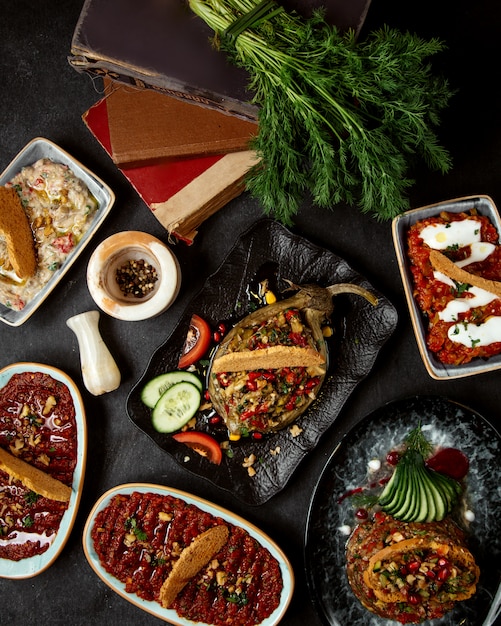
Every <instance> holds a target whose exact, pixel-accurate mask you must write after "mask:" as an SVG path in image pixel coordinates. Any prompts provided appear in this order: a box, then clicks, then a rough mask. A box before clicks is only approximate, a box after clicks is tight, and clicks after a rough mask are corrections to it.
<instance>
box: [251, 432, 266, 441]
mask: <svg viewBox="0 0 501 626" xmlns="http://www.w3.org/2000/svg"><path fill="white" fill-rule="evenodd" d="M252 438H253V439H255V440H256V441H260V440H261V439H262V438H263V433H258V432H253V433H252Z"/></svg>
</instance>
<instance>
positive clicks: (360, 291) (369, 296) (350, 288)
mask: <svg viewBox="0 0 501 626" xmlns="http://www.w3.org/2000/svg"><path fill="white" fill-rule="evenodd" d="M327 291H328V292H329V293H330V294H331V296H337V295H338V294H340V293H354V294H357V295H358V296H362V297H363V298H365V299H366V300H367V302H370V303H371V304H372V305H373V306H377V304H378V299H377V297H376V296H375V295H374V294H373V293H371V292H370V291H368V290H367V289H364V287H360V285H354V284H352V283H338V284H337V285H331V286H330V287H327Z"/></svg>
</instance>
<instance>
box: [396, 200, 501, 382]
mask: <svg viewBox="0 0 501 626" xmlns="http://www.w3.org/2000/svg"><path fill="white" fill-rule="evenodd" d="M472 209H475V210H476V211H477V213H478V214H479V215H482V216H486V217H487V218H489V220H490V222H491V223H492V224H493V226H494V227H495V228H496V230H497V231H498V234H499V235H500V236H501V220H500V217H499V213H498V210H497V208H496V206H495V205H494V202H493V201H492V199H491V198H490V197H489V196H485V195H479V196H465V197H462V198H456V199H454V200H448V201H444V202H439V203H437V204H431V205H427V206H424V207H421V208H418V209H413V210H411V211H407V212H406V213H403V214H402V215H399V216H398V217H396V218H395V219H394V220H393V223H392V235H393V243H394V245H395V252H396V255H397V260H398V265H399V269H400V274H401V277H402V282H403V286H404V291H405V296H406V300H407V305H408V307H409V312H410V316H411V321H412V326H413V329H414V334H415V336H416V341H417V344H418V348H419V352H420V354H421V357H422V359H423V362H424V365H425V367H426V370H427V372H428V373H429V375H430V376H431V377H432V378H434V379H436V380H450V379H453V378H461V377H465V376H472V375H475V374H481V373H484V372H489V371H493V370H496V369H500V368H501V354H498V355H495V356H491V357H489V358H488V359H484V358H475V359H473V360H472V361H470V362H469V363H463V364H459V365H449V364H444V363H442V362H441V361H440V360H439V359H438V358H437V357H436V356H435V354H433V352H431V351H430V350H429V348H428V346H427V343H426V336H427V326H428V323H427V319H426V317H425V315H424V314H423V313H422V312H421V310H420V308H419V306H418V304H417V302H416V300H415V298H414V295H413V280H412V273H411V269H410V261H409V257H408V254H407V233H408V231H409V228H411V226H413V225H414V224H415V223H416V222H418V221H420V220H424V219H427V218H430V217H434V216H438V215H440V213H441V212H442V211H446V212H449V213H462V212H467V211H471V210H472Z"/></svg>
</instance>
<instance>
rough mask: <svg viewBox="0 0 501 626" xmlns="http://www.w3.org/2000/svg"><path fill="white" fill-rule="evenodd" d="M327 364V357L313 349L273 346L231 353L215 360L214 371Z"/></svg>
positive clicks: (239, 370) (240, 370)
mask: <svg viewBox="0 0 501 626" xmlns="http://www.w3.org/2000/svg"><path fill="white" fill-rule="evenodd" d="M324 363H325V357H324V356H323V355H322V354H321V353H320V352H318V351H317V350H314V349H313V348H311V347H307V348H303V347H300V346H271V347H270V348H263V349H261V350H243V351H241V352H229V353H227V354H223V355H221V356H220V357H217V358H216V359H214V361H213V364H212V371H213V372H214V373H216V374H217V373H219V372H242V371H249V370H261V369H263V370H271V369H281V368H283V367H311V366H316V365H322V364H324Z"/></svg>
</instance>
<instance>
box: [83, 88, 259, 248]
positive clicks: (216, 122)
mask: <svg viewBox="0 0 501 626" xmlns="http://www.w3.org/2000/svg"><path fill="white" fill-rule="evenodd" d="M104 84H105V93H106V94H107V95H105V96H104V97H103V98H102V99H101V100H100V101H99V102H97V103H96V104H95V105H94V106H93V107H91V108H90V109H89V110H88V111H87V112H86V113H84V115H83V120H84V122H85V124H86V125H87V127H88V128H89V130H90V131H91V132H92V134H93V135H94V136H95V137H96V139H97V140H98V141H99V143H100V144H101V145H102V146H103V148H104V149H105V150H106V152H107V153H108V154H109V155H110V157H111V158H112V159H113V161H114V162H115V164H116V165H117V167H118V168H119V169H120V170H121V171H122V173H123V174H124V176H125V177H126V178H127V179H128V180H129V182H130V183H131V184H132V186H133V187H134V188H135V189H136V191H137V193H138V194H139V195H140V196H141V198H142V199H143V200H144V202H145V203H146V204H147V205H148V207H149V208H150V209H151V210H152V211H153V215H154V216H155V217H156V218H157V219H158V220H159V221H160V223H161V224H162V225H163V226H164V227H165V228H166V229H167V231H168V232H169V235H172V236H173V237H175V238H176V239H178V240H181V241H184V242H185V243H188V244H190V243H192V242H193V239H194V237H195V236H196V234H197V230H198V228H199V226H200V224H202V222H204V221H205V220H206V219H207V218H208V217H210V216H211V215H213V214H214V213H215V212H216V211H218V210H219V209H220V208H221V207H223V206H224V205H226V204H227V203H228V202H229V201H230V200H232V199H233V198H235V197H237V196H238V195H239V194H240V193H242V192H243V191H244V189H245V176H246V174H247V172H248V171H249V169H250V168H251V167H252V166H253V165H254V164H255V163H256V162H257V158H256V155H255V153H254V152H253V151H252V150H250V149H249V148H248V144H249V142H250V140H251V139H252V137H253V136H254V135H255V133H256V132H257V128H258V126H257V123H256V122H252V121H247V120H243V119H239V118H237V117H231V116H228V115H226V114H224V113H221V112H219V111H215V110H210V109H205V108H202V107H199V106H197V105H195V104H191V103H189V102H185V101H181V100H178V99H176V98H171V97H169V96H166V95H165V94H161V93H158V92H155V91H153V90H144V89H137V88H133V87H129V86H125V85H123V84H121V83H115V82H112V81H110V80H107V79H105V81H104Z"/></svg>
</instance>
